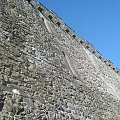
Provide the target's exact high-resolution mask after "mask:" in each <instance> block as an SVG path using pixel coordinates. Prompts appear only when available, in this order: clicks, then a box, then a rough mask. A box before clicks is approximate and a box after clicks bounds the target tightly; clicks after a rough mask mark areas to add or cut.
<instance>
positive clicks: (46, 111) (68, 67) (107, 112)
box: [0, 0, 120, 120]
mask: <svg viewBox="0 0 120 120" xmlns="http://www.w3.org/2000/svg"><path fill="white" fill-rule="evenodd" d="M43 9H44V10H43ZM51 16H52V17H51ZM53 18H54V19H53ZM89 46H90V47H89ZM119 84H120V76H119V71H118V70H117V68H115V67H114V66H113V65H112V63H111V62H110V61H109V60H106V59H104V58H103V57H101V56H100V54H99V52H97V51H96V50H95V49H92V46H91V45H90V44H89V43H88V42H87V41H84V40H83V39H80V38H77V36H76V35H75V34H74V32H73V31H72V30H70V28H68V27H67V26H66V25H65V24H64V22H63V21H62V20H61V19H60V18H59V17H58V16H57V15H56V14H54V13H52V12H51V11H48V10H47V9H46V8H45V7H44V6H42V5H41V4H38V3H37V2H35V1H33V0H32V1H30V0H29V1H26V0H0V120H120V85H119ZM14 89H16V90H18V91H19V93H20V95H19V94H17V93H14V92H13V90H14Z"/></svg>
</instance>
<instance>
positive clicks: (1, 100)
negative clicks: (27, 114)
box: [0, 91, 5, 112]
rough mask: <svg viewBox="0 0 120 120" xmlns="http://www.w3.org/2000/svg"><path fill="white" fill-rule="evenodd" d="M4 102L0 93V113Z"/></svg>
mask: <svg viewBox="0 0 120 120" xmlns="http://www.w3.org/2000/svg"><path fill="white" fill-rule="evenodd" d="M4 101H5V98H4V94H3V93H2V92H1V91H0V112H1V111H2V109H3V106H4Z"/></svg>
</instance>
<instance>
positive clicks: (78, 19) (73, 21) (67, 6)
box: [37, 0, 120, 68]
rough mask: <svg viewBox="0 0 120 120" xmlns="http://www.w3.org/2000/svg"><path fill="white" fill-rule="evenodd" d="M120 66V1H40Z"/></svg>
mask: <svg viewBox="0 0 120 120" xmlns="http://www.w3.org/2000/svg"><path fill="white" fill-rule="evenodd" d="M37 1H39V2H40V3H42V4H43V5H44V6H46V7H47V8H48V9H51V10H52V11H54V12H55V13H57V14H58V15H59V16H60V17H61V18H62V19H63V21H64V22H65V23H66V24H67V25H68V26H70V27H71V28H72V29H73V30H74V31H75V32H76V34H77V35H78V36H80V37H83V38H84V39H85V40H87V41H89V42H90V43H91V44H93V46H94V47H95V48H96V49H97V50H98V51H99V52H100V53H101V54H102V55H103V56H104V57H106V58H108V59H109V60H111V61H112V62H113V64H114V65H115V66H117V67H118V68H120V56H119V55H120V54H119V51H120V46H119V45H120V0H37Z"/></svg>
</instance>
